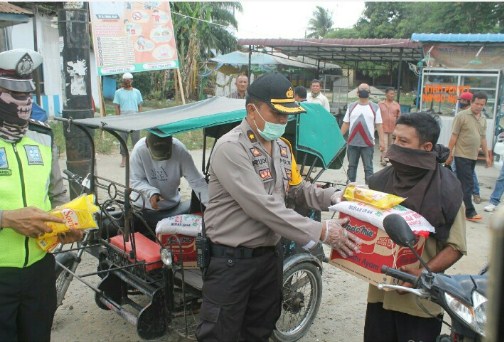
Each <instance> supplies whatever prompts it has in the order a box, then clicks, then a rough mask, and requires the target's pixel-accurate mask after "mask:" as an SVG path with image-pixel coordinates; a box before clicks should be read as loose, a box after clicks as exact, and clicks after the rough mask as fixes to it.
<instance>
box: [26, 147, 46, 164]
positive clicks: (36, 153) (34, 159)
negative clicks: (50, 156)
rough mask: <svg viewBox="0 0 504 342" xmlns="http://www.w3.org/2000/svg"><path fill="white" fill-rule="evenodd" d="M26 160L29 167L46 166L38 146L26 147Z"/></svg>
mask: <svg viewBox="0 0 504 342" xmlns="http://www.w3.org/2000/svg"><path fill="white" fill-rule="evenodd" d="M24 148H25V151H26V158H27V159H28V165H44V161H43V160H42V153H41V152H40V148H39V147H38V146H36V145H25V147H24Z"/></svg>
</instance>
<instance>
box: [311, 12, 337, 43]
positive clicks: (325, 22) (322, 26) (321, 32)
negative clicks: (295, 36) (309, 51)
mask: <svg viewBox="0 0 504 342" xmlns="http://www.w3.org/2000/svg"><path fill="white" fill-rule="evenodd" d="M312 15H313V17H312V18H311V19H310V20H309V21H308V32H309V33H308V34H307V35H306V37H307V38H324V37H325V36H326V35H327V34H328V33H329V32H331V30H332V26H333V25H334V22H333V19H332V12H330V11H329V10H328V9H326V8H323V7H320V6H317V7H316V9H315V11H313V14H312Z"/></svg>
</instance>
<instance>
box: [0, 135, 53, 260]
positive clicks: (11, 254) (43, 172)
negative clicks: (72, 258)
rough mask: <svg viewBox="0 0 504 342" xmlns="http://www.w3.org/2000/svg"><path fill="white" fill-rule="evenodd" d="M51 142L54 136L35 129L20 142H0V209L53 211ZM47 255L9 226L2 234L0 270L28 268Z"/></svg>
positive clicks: (31, 240) (0, 236)
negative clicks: (50, 189)
mask: <svg viewBox="0 0 504 342" xmlns="http://www.w3.org/2000/svg"><path fill="white" fill-rule="evenodd" d="M51 142H52V137H51V135H49V134H43V133H39V132H35V131H32V130H28V132H27V133H26V135H25V137H23V139H21V141H19V142H17V143H9V142H6V141H4V140H2V139H0V209H2V210H13V209H19V208H25V207H29V206H33V207H37V208H40V209H42V210H44V211H49V210H50V209H51V202H50V200H49V183H50V177H51V165H52V153H51ZM44 255H45V252H44V251H43V250H42V249H41V248H40V247H39V246H38V245H37V243H36V240H35V239H34V238H30V237H27V236H24V235H21V234H19V233H17V232H16V231H15V230H14V229H11V228H8V227H4V229H2V230H1V231H0V267H18V268H21V267H27V266H30V265H32V264H33V263H35V262H37V261H39V260H40V259H42V258H43V257H44Z"/></svg>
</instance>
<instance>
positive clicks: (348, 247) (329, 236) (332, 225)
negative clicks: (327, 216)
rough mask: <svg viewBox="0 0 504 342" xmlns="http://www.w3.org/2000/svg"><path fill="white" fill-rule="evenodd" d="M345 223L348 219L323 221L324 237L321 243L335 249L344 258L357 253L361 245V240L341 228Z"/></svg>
mask: <svg viewBox="0 0 504 342" xmlns="http://www.w3.org/2000/svg"><path fill="white" fill-rule="evenodd" d="M347 223H348V218H344V219H338V220H326V221H324V224H325V236H324V240H323V241H322V242H323V243H325V244H327V245H329V246H331V247H332V248H333V249H335V250H336V251H337V252H338V253H339V254H340V255H341V256H342V257H344V258H347V257H349V256H352V255H354V253H359V251H360V248H359V247H360V245H361V244H362V241H361V239H359V238H358V237H357V236H355V235H354V234H352V233H350V232H348V231H347V230H346V229H345V228H343V225H346V224H347Z"/></svg>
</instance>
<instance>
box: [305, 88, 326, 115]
mask: <svg viewBox="0 0 504 342" xmlns="http://www.w3.org/2000/svg"><path fill="white" fill-rule="evenodd" d="M320 87H321V86H320V81H319V80H313V81H312V82H311V86H310V92H309V93H308V97H307V98H306V101H308V102H311V103H318V104H320V105H321V106H322V107H324V108H325V109H326V110H327V111H328V112H330V111H331V107H330V106H329V100H328V99H327V97H325V96H324V94H322V93H321V92H320Z"/></svg>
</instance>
